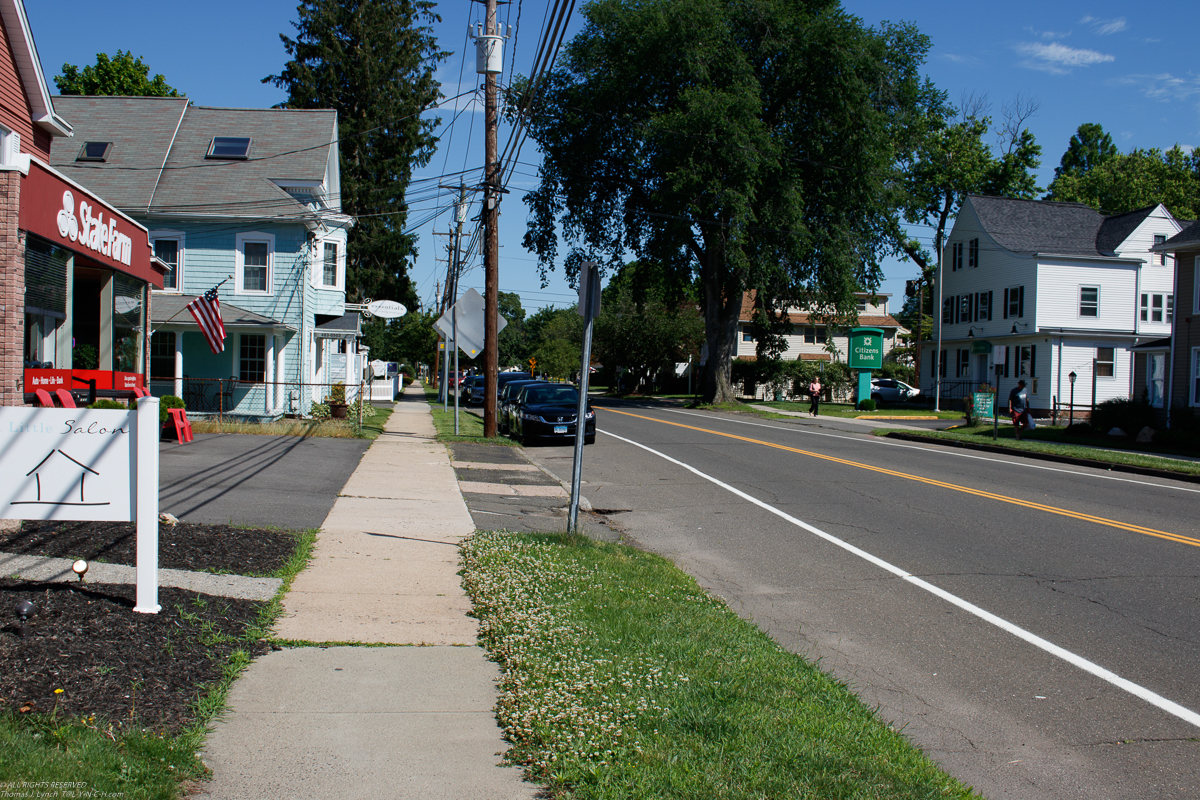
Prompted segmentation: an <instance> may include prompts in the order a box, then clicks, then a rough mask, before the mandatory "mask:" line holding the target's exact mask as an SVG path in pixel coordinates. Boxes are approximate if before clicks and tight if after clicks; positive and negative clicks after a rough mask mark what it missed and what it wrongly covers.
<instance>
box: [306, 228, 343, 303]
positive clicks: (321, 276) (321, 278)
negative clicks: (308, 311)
mask: <svg viewBox="0 0 1200 800" xmlns="http://www.w3.org/2000/svg"><path fill="white" fill-rule="evenodd" d="M320 244H321V247H320V254H319V257H318V258H317V259H316V264H314V268H315V269H314V271H315V272H316V275H315V278H316V280H314V281H313V285H314V286H316V287H317V288H318V289H336V290H338V291H344V290H345V288H346V242H345V241H344V240H342V239H332V238H331V239H322V240H321V243H320ZM331 244H332V245H336V246H337V250H338V252H337V270H336V273H337V274H336V277H335V278H334V282H333V283H332V284H329V283H326V282H325V248H326V247H327V246H328V245H331Z"/></svg>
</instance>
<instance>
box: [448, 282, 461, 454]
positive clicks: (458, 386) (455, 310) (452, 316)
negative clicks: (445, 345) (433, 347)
mask: <svg viewBox="0 0 1200 800" xmlns="http://www.w3.org/2000/svg"><path fill="white" fill-rule="evenodd" d="M450 319H451V325H452V328H453V330H454V379H455V386H454V435H455V436H458V393H459V391H460V390H461V389H462V380H461V379H460V377H459V374H458V303H455V304H454V307H453V308H451V309H450Z"/></svg>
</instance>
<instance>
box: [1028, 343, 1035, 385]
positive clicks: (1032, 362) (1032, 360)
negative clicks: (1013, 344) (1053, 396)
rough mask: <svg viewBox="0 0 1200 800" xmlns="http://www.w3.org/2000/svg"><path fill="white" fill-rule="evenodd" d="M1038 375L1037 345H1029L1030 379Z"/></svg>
mask: <svg viewBox="0 0 1200 800" xmlns="http://www.w3.org/2000/svg"><path fill="white" fill-rule="evenodd" d="M1034 375H1037V345H1036V344H1031V345H1029V377H1031V378H1032V377H1033V376H1034Z"/></svg>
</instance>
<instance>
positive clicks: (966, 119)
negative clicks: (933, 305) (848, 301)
mask: <svg viewBox="0 0 1200 800" xmlns="http://www.w3.org/2000/svg"><path fill="white" fill-rule="evenodd" d="M1036 110H1037V107H1036V105H1035V104H1034V103H1032V102H1030V101H1025V100H1022V99H1021V98H1017V99H1015V100H1014V101H1013V102H1012V103H1011V104H1010V105H1008V106H1006V107H1005V108H1004V109H1003V112H1002V113H1003V116H1002V121H1001V124H1000V126H999V128H998V129H997V130H996V136H997V140H996V143H995V144H994V145H993V144H989V143H988V141H987V136H988V131H989V129H991V127H992V118H991V116H989V115H988V114H987V113H986V111H987V101H986V99H985V98H973V97H967V98H964V99H963V100H962V101H961V102H960V103H959V105H957V106H955V105H949V104H946V103H944V102H941V101H940V99H938V100H935V102H933V103H931V104H930V105H929V106H928V107H927V109H926V113H925V116H924V118H923V119H922V125H921V128H920V132H919V137H918V142H917V146H916V147H915V148H913V150H912V151H911V152H910V154H909V155H908V157H907V158H906V159H905V160H904V161H903V162H902V163H901V165H900V175H901V186H902V189H903V192H902V196H901V214H902V215H903V217H904V221H905V222H908V223H909V224H912V225H918V226H921V227H920V228H919V229H918V230H919V233H918V234H917V235H909V234H905V235H903V236H902V238H901V241H900V249H901V251H902V252H903V253H904V255H906V256H908V258H909V259H910V260H912V262H913V263H915V264H916V265H917V266H918V267H920V268H921V274H922V277H923V278H924V279H925V280H927V281H928V280H929V279H931V278H932V273H933V271H934V270H935V269H936V267H937V263H938V259H937V256H938V254H939V253H940V252H941V250H942V246H943V244H944V243H945V240H946V238H945V237H946V227H947V225H949V224H950V223H951V222H953V219H954V217H955V216H957V214H958V210H959V209H960V208H961V207H962V203H963V200H964V199H965V198H966V196H967V195H968V194H989V195H996V196H1000V197H1022V198H1026V199H1031V198H1033V197H1034V196H1035V195H1036V194H1037V193H1038V192H1039V191H1040V189H1039V188H1038V186H1037V183H1036V179H1035V177H1034V170H1036V169H1037V168H1038V166H1039V164H1040V163H1041V160H1040V156H1041V152H1042V148H1041V146H1039V145H1038V144H1037V143H1036V142H1035V141H1034V138H1033V134H1032V133H1030V132H1029V129H1028V128H1026V127H1024V125H1025V121H1026V120H1027V119H1028V118H1029V117H1030V116H1032V115H1033V113H1034V112H1035V111H1036ZM930 230H931V231H932V235H930V233H929V232H928V231H930ZM926 294H927V295H928V294H930V293H928V292H927V293H926Z"/></svg>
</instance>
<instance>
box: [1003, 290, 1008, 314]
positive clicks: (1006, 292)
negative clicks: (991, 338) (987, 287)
mask: <svg viewBox="0 0 1200 800" xmlns="http://www.w3.org/2000/svg"><path fill="white" fill-rule="evenodd" d="M1004 318H1005V319H1008V289H1005V290H1004Z"/></svg>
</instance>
